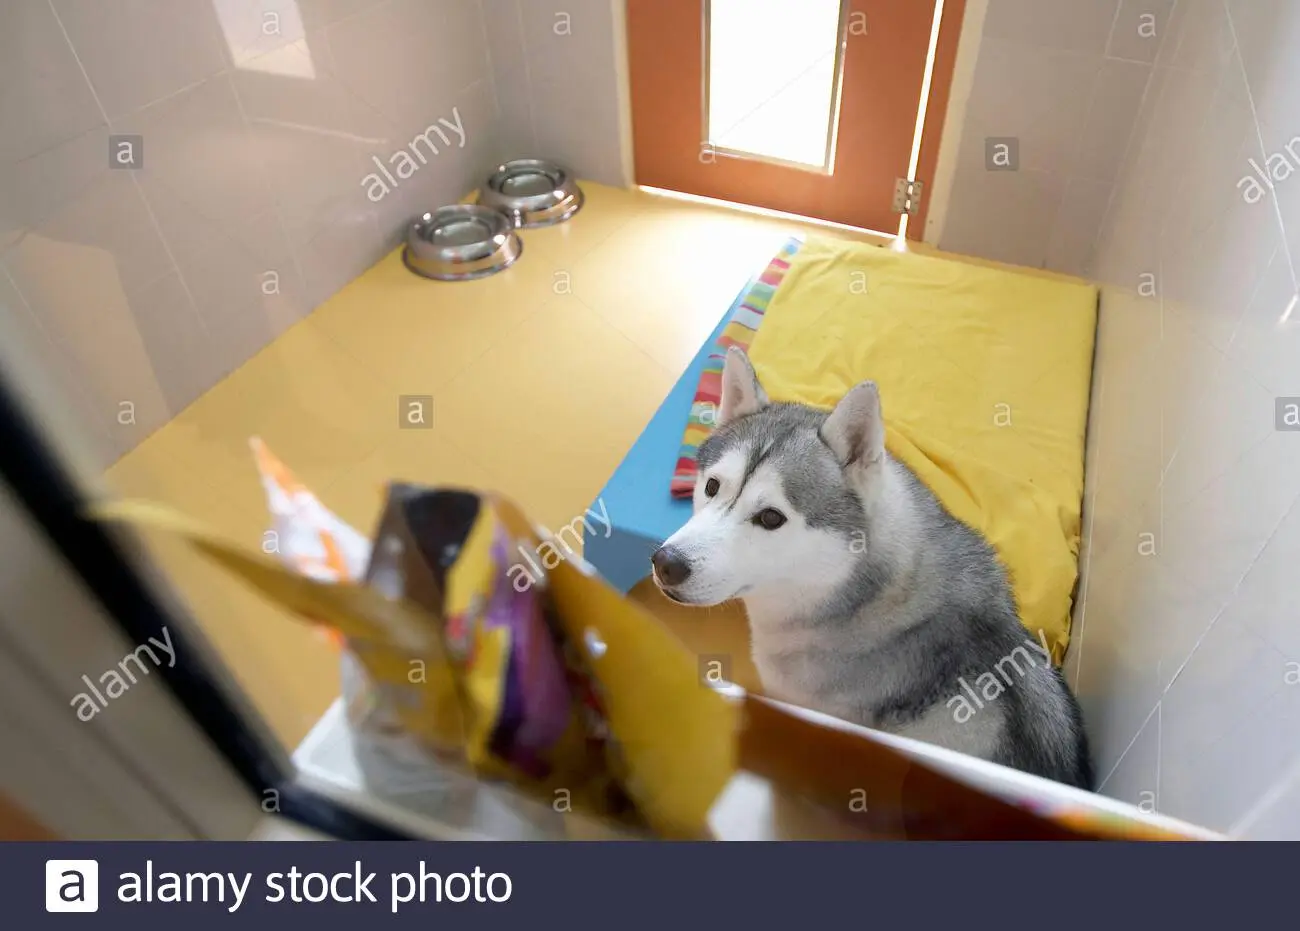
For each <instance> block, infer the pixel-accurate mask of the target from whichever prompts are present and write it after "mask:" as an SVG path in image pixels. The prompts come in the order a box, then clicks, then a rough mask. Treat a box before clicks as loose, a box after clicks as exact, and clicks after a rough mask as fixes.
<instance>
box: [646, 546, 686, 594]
mask: <svg viewBox="0 0 1300 931" xmlns="http://www.w3.org/2000/svg"><path fill="white" fill-rule="evenodd" d="M650 564H651V565H652V566H654V569H655V575H656V576H658V577H659V581H660V582H662V583H663V584H664V585H681V584H682V583H683V582H685V581H686V580H687V579H688V578H690V576H691V564H690V563H688V562H687V561H686V560H685V559H683V558H682V556H681V554H680V553H678V552H677V551H676V550H675V549H673V548H672V547H669V546H661V547H659V549H657V550H655V553H654V555H653V556H651V557H650Z"/></svg>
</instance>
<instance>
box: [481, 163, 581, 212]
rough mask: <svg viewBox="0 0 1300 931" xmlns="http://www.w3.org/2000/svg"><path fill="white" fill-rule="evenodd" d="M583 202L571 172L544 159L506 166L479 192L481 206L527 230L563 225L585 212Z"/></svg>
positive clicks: (504, 164)
mask: <svg viewBox="0 0 1300 931" xmlns="http://www.w3.org/2000/svg"><path fill="white" fill-rule="evenodd" d="M582 199H583V198H582V191H581V190H580V189H579V187H578V183H577V182H576V181H575V180H574V179H573V178H572V176H570V174H569V173H568V172H567V171H565V170H564V169H563V168H561V167H560V166H559V165H557V164H555V163H554V162H548V161H546V160H545V159H540V158H516V159H512V160H511V161H508V162H503V163H502V164H500V165H498V166H497V167H496V168H495V169H494V170H493V171H492V174H491V175H490V176H489V177H488V179H487V181H486V182H485V183H484V184H483V187H482V189H481V190H480V191H479V192H478V202H479V203H480V204H482V205H483V206H485V207H494V208H496V209H497V210H501V211H503V212H504V213H506V214H508V215H509V216H510V217H512V218H513V219H514V221H515V225H516V226H520V227H524V228H525V229H531V228H533V227H537V226H551V225H553V224H555V223H562V222H563V221H565V220H567V219H569V217H571V216H573V215H574V214H575V213H577V212H578V211H579V210H580V209H581V208H582Z"/></svg>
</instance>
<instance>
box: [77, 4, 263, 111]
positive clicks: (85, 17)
mask: <svg viewBox="0 0 1300 931" xmlns="http://www.w3.org/2000/svg"><path fill="white" fill-rule="evenodd" d="M54 9H55V10H56V11H57V12H58V14H59V19H60V20H62V22H63V28H64V29H66V30H67V33H68V38H69V39H70V40H71V41H72V45H73V47H74V48H75V49H76V50H77V58H78V59H79V60H80V62H81V65H82V67H84V68H85V69H86V75H87V76H88V77H89V78H90V84H91V86H92V87H93V88H94V89H95V94H96V96H97V97H98V98H99V101H100V103H101V104H103V106H104V109H105V110H106V111H108V117H109V119H116V118H118V117H121V116H124V115H126V114H128V113H131V112H132V111H134V110H137V109H139V108H140V107H143V106H145V105H147V104H150V103H153V102H154V101H157V100H161V99H162V98H164V97H167V96H168V95H170V94H174V93H176V92H177V91H179V90H181V89H182V88H185V87H188V86H189V85H191V84H196V83H198V82H199V81H202V80H203V79H205V78H209V77H211V76H212V75H214V74H216V73H217V72H218V71H220V70H221V69H222V68H223V67H225V60H224V58H223V54H222V38H221V30H220V27H219V26H218V23H217V18H216V13H215V11H214V9H213V4H212V0H124V2H122V3H114V4H111V5H110V4H106V3H99V2H97V0H54ZM248 13H249V15H254V16H256V15H257V14H258V13H260V11H256V12H254V11H253V10H251V9H250V10H249V11H248ZM164 36H165V37H166V38H165V39H161V40H160V37H164Z"/></svg>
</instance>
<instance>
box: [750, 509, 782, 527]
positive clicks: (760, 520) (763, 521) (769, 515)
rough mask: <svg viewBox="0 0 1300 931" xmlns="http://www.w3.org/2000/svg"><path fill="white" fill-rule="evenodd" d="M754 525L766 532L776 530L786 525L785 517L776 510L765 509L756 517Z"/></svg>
mask: <svg viewBox="0 0 1300 931" xmlns="http://www.w3.org/2000/svg"><path fill="white" fill-rule="evenodd" d="M754 523H756V524H758V525H759V526H760V527H762V528H763V529H764V530H775V529H776V528H777V527H780V526H781V525H782V524H784V523H785V515H784V514H782V513H781V512H780V511H778V510H777V509H776V508H763V510H761V511H759V512H758V514H756V515H755V516H754Z"/></svg>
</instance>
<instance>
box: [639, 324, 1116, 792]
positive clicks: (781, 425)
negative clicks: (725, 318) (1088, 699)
mask: <svg viewBox="0 0 1300 931" xmlns="http://www.w3.org/2000/svg"><path fill="white" fill-rule="evenodd" d="M698 463H699V477H698V480H697V483H696V486H695V494H694V513H693V516H692V517H691V519H690V520H689V521H688V522H687V523H686V524H685V526H683V527H682V528H681V530H679V531H677V533H675V534H673V535H672V536H671V537H670V538H669V539H668V540H667V541H665V542H664V544H663V545H662V546H661V547H660V548H659V549H658V550H657V551H656V552H655V553H654V556H653V557H652V559H651V563H652V567H653V574H654V579H655V582H656V584H657V585H658V586H659V588H660V589H661V590H662V591H663V592H664V594H665V595H667V596H668V597H669V598H671V599H672V600H674V601H677V602H680V603H682V604H690V605H716V604H719V603H721V602H724V601H727V600H730V599H733V598H739V599H741V600H743V602H744V605H745V611H746V613H747V614H748V616H749V627H750V634H751V648H752V651H753V657H754V664H755V666H756V667H757V668H758V672H759V676H760V678H761V680H762V684H763V690H764V692H765V693H766V694H768V695H770V696H771V697H772V698H775V699H778V700H781V701H786V702H789V703H791V704H795V705H800V706H803V707H806V708H811V709H813V710H815V711H821V712H824V713H826V714H830V715H833V716H835V717H838V718H841V719H843V720H846V721H850V722H853V723H856V724H861V725H865V726H867V727H871V728H875V729H878V730H882V731H886V732H888V733H893V734H899V735H902V736H906V737H912V738H915V739H918V740H922V741H927V742H929V743H934V744H938V745H940V746H944V747H948V748H950V749H953V750H957V751H960V752H963V753H967V754H970V755H972V756H976V757H980V758H982V759H986V760H991V761H993V762H995V763H1001V764H1003V765H1006V766H1011V767H1014V768H1016V769H1019V770H1023V771H1025V772H1029V773H1033V774H1035V775H1038V776H1043V777H1046V778H1048V779H1053V780H1055V781H1057V782H1062V783H1065V784H1068V785H1072V786H1077V787H1079V788H1083V789H1088V790H1091V789H1092V787H1093V785H1092V783H1093V772H1092V764H1091V761H1090V758H1089V754H1088V744H1087V738H1086V736H1085V733H1084V729H1083V720H1082V715H1081V713H1080V711H1079V706H1078V703H1077V702H1076V701H1075V699H1074V696H1073V695H1072V694H1071V693H1070V691H1069V688H1068V687H1067V686H1066V684H1065V681H1064V679H1063V678H1062V676H1061V675H1060V673H1059V671H1058V670H1057V669H1056V668H1055V667H1054V666H1053V664H1052V662H1051V659H1050V654H1049V651H1048V648H1047V645H1046V643H1045V637H1044V636H1043V634H1042V632H1041V631H1040V632H1038V634H1037V638H1035V636H1034V635H1032V634H1031V633H1030V632H1029V631H1027V630H1026V629H1025V627H1024V626H1023V625H1022V624H1021V622H1020V619H1019V617H1018V616H1017V614H1016V608H1015V602H1014V599H1013V597H1012V594H1011V587H1010V584H1009V583H1008V581H1007V576H1006V573H1005V572H1004V571H1003V569H1002V566H1001V564H1000V563H999V562H998V559H997V557H996V555H995V553H994V551H993V548H992V547H991V546H990V545H989V544H988V543H987V542H986V541H985V540H984V538H983V537H981V536H980V535H979V534H978V533H976V532H975V531H973V530H971V529H969V528H968V527H966V526H965V525H964V524H962V523H960V522H959V521H958V520H957V519H956V518H954V517H953V516H952V515H951V514H949V513H948V512H947V511H946V510H945V509H944V507H943V505H942V504H940V502H939V500H938V499H937V498H936V497H935V496H934V495H933V494H932V493H931V492H930V490H929V489H928V488H927V487H926V486H925V485H924V484H922V482H921V481H920V480H919V479H918V478H917V477H916V475H915V474H914V473H912V471H911V470H910V469H908V468H907V467H906V466H905V465H903V464H902V463H901V462H899V461H898V460H896V459H894V458H893V457H892V456H891V455H890V454H889V453H888V452H886V450H885V430H884V422H883V421H882V419H881V409H880V396H879V393H878V391H877V389H876V386H875V384H874V383H873V382H869V381H868V382H862V383H861V384H859V385H857V386H856V387H854V388H853V389H852V390H850V391H849V392H848V394H846V395H845V396H844V398H843V399H842V400H841V401H840V402H839V404H837V405H836V407H835V409H834V410H832V411H830V412H829V413H827V412H826V411H821V410H816V409H814V408H811V407H807V406H804V405H801V404H784V403H773V402H771V401H769V400H768V397H767V394H766V393H765V392H764V390H763V388H762V386H761V385H760V384H759V382H758V378H757V376H756V375H755V373H754V369H753V367H752V366H751V364H750V362H749V359H748V358H747V357H746V356H745V354H744V352H742V351H741V350H739V349H736V348H732V349H731V350H730V351H729V352H728V354H727V359H726V363H725V366H724V369H723V373H722V398H721V404H720V406H719V410H718V417H717V426H716V429H715V430H714V432H713V434H712V436H710V437H709V439H708V441H707V442H705V443H704V444H703V445H702V446H701V447H700V451H699V457H698Z"/></svg>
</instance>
